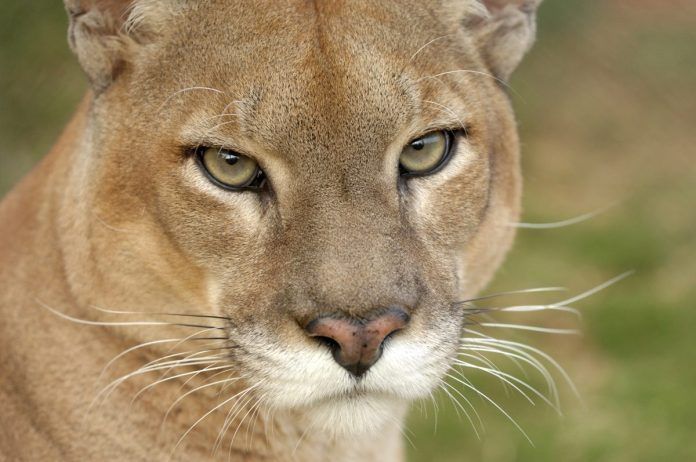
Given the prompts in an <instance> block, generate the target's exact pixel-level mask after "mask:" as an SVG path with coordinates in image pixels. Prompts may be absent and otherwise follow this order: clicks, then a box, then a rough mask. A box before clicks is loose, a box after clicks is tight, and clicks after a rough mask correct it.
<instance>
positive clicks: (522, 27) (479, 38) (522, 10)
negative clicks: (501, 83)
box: [464, 0, 541, 80]
mask: <svg viewBox="0 0 696 462" xmlns="http://www.w3.org/2000/svg"><path fill="white" fill-rule="evenodd" d="M480 2H481V3H482V4H483V5H484V6H485V8H486V14H483V15H473V16H469V17H467V18H466V19H465V20H464V27H466V28H467V30H468V31H470V32H472V33H473V34H474V40H475V41H476V45H477V47H478V49H479V51H480V53H481V57H482V58H483V60H484V62H485V63H486V65H487V66H488V68H489V69H490V71H491V73H492V74H494V75H495V76H496V77H498V78H500V79H501V80H507V79H508V78H509V77H510V75H511V74H512V72H513V71H514V70H515V69H516V68H517V66H518V65H519V64H520V62H521V61H522V58H523V57H524V55H525V54H526V53H527V51H529V49H530V48H531V47H532V44H533V43H534V38H535V36H536V11H537V8H538V6H539V4H540V3H541V0H480Z"/></svg>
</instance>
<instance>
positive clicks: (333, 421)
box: [306, 396, 405, 438]
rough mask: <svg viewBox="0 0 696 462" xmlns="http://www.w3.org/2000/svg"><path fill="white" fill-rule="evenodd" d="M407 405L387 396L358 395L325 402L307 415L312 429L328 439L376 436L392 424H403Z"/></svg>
mask: <svg viewBox="0 0 696 462" xmlns="http://www.w3.org/2000/svg"><path fill="white" fill-rule="evenodd" d="M404 409H405V402H403V401H401V400H396V399H393V398H389V397H384V396H355V397H346V398H336V399H329V400H325V401H322V402H321V403H319V404H316V405H314V406H312V407H310V408H309V409H308V410H307V412H306V416H307V418H308V419H309V425H310V428H312V429H313V430H317V431H320V432H322V433H325V434H327V435H329V436H332V437H335V438H340V437H359V436H364V435H368V434H372V435H374V434H375V433H376V432H380V431H382V430H383V429H384V427H385V425H386V424H387V423H389V422H392V423H398V422H399V421H400V418H401V415H402V414H403V410H404Z"/></svg>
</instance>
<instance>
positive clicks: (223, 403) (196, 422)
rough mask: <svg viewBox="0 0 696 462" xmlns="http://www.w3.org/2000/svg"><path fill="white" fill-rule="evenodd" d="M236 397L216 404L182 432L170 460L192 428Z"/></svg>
mask: <svg viewBox="0 0 696 462" xmlns="http://www.w3.org/2000/svg"><path fill="white" fill-rule="evenodd" d="M259 385H260V383H257V384H255V385H252V386H251V387H249V388H248V389H247V391H248V390H252V389H254V388H256V387H258V386H259ZM240 393H241V392H240ZM238 395H239V393H237V394H236V395H233V396H231V397H230V398H227V399H226V400H225V401H223V402H222V403H220V404H218V405H217V406H215V407H214V408H212V409H211V410H209V411H208V412H206V413H205V414H203V416H202V417H201V418H200V419H198V420H196V421H195V422H194V423H193V425H191V426H190V427H189V429H188V430H186V432H184V434H183V435H181V438H179V441H177V442H176V444H175V445H174V448H173V449H172V452H171V454H170V459H171V456H173V455H174V453H175V452H176V450H177V448H178V447H179V445H180V444H181V442H182V441H183V440H184V438H186V436H187V435H188V434H189V433H191V431H192V430H193V429H194V428H196V426H197V425H198V424H199V423H201V422H202V421H203V420H204V419H205V418H206V417H208V416H209V415H210V414H212V413H213V412H215V411H216V410H218V409H220V408H221V407H222V406H224V405H225V404H227V403H229V402H230V401H232V400H233V399H235V398H236V397H237V396H238Z"/></svg>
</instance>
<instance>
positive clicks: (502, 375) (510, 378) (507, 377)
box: [455, 355, 562, 415]
mask: <svg viewBox="0 0 696 462" xmlns="http://www.w3.org/2000/svg"><path fill="white" fill-rule="evenodd" d="M467 356H472V355H467ZM455 363H456V364H459V365H460V366H463V367H468V368H472V369H477V370H480V371H483V372H487V373H489V374H491V375H494V376H496V377H498V378H500V379H501V380H504V381H505V382H507V383H508V385H510V386H511V387H513V388H514V389H515V390H516V391H517V392H518V393H521V394H522V395H523V396H525V397H526V398H527V400H528V401H530V402H531V403H532V404H534V401H533V400H532V399H531V398H529V396H528V395H527V394H526V393H524V392H523V390H521V389H520V388H518V387H516V386H515V385H514V384H513V383H512V382H515V383H518V384H519V385H521V386H522V387H524V388H526V389H527V390H529V391H530V392H531V393H534V394H535V395H536V396H537V397H539V399H541V400H542V401H544V402H545V403H546V404H548V405H549V406H550V407H552V408H553V409H554V410H555V411H556V412H558V414H559V415H561V414H562V413H561V409H560V408H559V407H557V406H556V404H555V403H553V402H551V401H550V400H549V399H548V398H547V397H546V396H544V394H543V393H541V392H540V391H539V390H537V389H536V388H534V387H533V386H531V385H529V384H528V383H527V382H525V381H524V380H520V379H519V378H518V377H515V376H514V375H512V374H508V373H506V372H503V371H500V370H495V369H490V368H488V367H481V366H477V365H475V364H471V363H469V362H466V361H460V360H455Z"/></svg>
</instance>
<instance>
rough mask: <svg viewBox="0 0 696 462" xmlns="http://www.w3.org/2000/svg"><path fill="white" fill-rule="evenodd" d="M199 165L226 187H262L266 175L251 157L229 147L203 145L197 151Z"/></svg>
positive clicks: (209, 175)
mask: <svg viewBox="0 0 696 462" xmlns="http://www.w3.org/2000/svg"><path fill="white" fill-rule="evenodd" d="M196 157H197V161H198V164H199V166H200V167H201V168H202V169H203V172H204V173H205V174H206V176H207V177H208V179H210V180H211V181H212V182H213V183H214V184H216V185H217V186H220V187H222V188H225V189H230V190H240V189H257V190H258V189H260V188H261V187H262V186H263V183H264V180H265V176H264V175H263V171H262V170H261V169H260V167H259V164H258V163H257V162H256V161H255V160H254V159H252V158H251V157H248V156H245V155H243V154H239V153H237V152H234V151H231V150H229V149H221V148H211V147H202V148H199V149H198V150H197V152H196Z"/></svg>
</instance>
